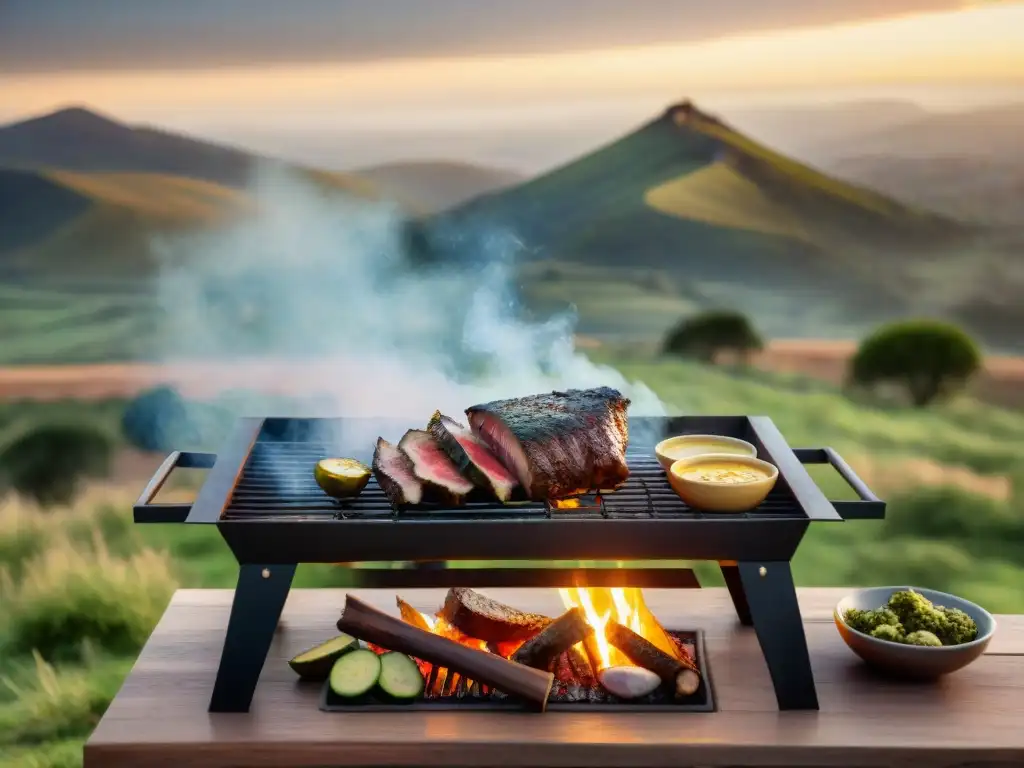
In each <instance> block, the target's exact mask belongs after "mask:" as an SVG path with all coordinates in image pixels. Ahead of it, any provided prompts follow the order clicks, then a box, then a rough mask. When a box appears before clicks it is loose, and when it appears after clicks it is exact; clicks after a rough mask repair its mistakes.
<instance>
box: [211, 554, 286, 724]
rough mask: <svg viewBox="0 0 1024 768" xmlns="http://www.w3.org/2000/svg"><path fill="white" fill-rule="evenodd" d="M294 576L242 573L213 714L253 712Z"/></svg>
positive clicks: (275, 571)
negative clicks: (251, 707)
mask: <svg viewBox="0 0 1024 768" xmlns="http://www.w3.org/2000/svg"><path fill="white" fill-rule="evenodd" d="M294 576H295V566H294V565H267V566H265V565H242V566H241V567H240V569H239V572H238V586H237V587H235V599H234V602H232V604H231V618H230V619H228V629H227V634H226V635H225V637H224V650H223V651H221V656H220V666H219V667H218V668H217V680H216V682H215V683H214V684H213V696H212V697H211V698H210V712H248V711H249V705H250V704H251V703H252V696H253V693H255V692H256V683H257V682H258V681H259V679H260V672H262V671H263V663H264V662H265V661H266V660H267V652H268V651H269V650H270V644H271V642H272V641H273V639H274V631H275V630H276V629H277V621H278V619H280V618H281V609H282V608H284V601H285V600H286V599H287V598H288V591H289V590H290V589H291V586H292V577H294Z"/></svg>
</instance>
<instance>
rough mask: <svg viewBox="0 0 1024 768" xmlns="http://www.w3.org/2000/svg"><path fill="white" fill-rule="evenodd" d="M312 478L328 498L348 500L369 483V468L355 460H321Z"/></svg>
mask: <svg viewBox="0 0 1024 768" xmlns="http://www.w3.org/2000/svg"><path fill="white" fill-rule="evenodd" d="M313 476H314V477H315V478H316V484H317V485H319V486H320V487H321V488H323V490H324V493H326V494H327V495H328V496H333V497H334V498H336V499H350V498H352V497H353V496H358V495H359V494H360V493H362V491H363V488H365V487H366V484H367V483H368V482H370V468H369V467H368V466H366V465H365V464H363V463H362V462H361V461H356V460H355V459H321V460H320V461H318V462H317V463H316V469H315V470H313Z"/></svg>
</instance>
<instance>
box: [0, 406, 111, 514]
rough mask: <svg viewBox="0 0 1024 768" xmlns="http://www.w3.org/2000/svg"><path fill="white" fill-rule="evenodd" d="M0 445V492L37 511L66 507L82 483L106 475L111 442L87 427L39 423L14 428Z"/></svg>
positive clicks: (85, 425)
mask: <svg viewBox="0 0 1024 768" xmlns="http://www.w3.org/2000/svg"><path fill="white" fill-rule="evenodd" d="M11 432H12V434H11V435H10V436H9V437H8V438H7V439H6V440H5V441H4V442H3V445H2V446H0V493H2V491H3V489H4V488H7V489H10V490H13V491H15V492H16V493H18V494H19V495H21V496H24V497H26V498H29V499H32V500H33V501H35V502H36V503H38V504H39V505H40V506H44V507H49V506H53V505H55V504H67V503H69V502H70V501H71V500H72V499H73V498H74V497H75V494H76V493H77V492H78V490H79V488H80V486H81V483H82V480H84V479H85V478H88V477H103V476H106V475H108V474H109V472H110V462H111V459H112V456H113V451H114V440H113V439H112V438H111V436H110V435H108V434H107V433H106V432H105V431H104V430H102V429H100V428H98V427H96V426H93V425H90V424H87V423H82V424H72V423H67V424H41V425H36V426H32V425H29V426H25V427H24V428H21V429H18V428H15V429H12V430H11Z"/></svg>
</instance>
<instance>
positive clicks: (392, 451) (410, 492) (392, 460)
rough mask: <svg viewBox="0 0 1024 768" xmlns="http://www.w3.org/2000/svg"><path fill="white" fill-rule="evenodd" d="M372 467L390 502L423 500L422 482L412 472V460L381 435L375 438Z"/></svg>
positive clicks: (397, 503)
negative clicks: (375, 444) (375, 445)
mask: <svg viewBox="0 0 1024 768" xmlns="http://www.w3.org/2000/svg"><path fill="white" fill-rule="evenodd" d="M372 469H373V476H374V477H375V478H377V485H379V486H380V489H381V490H382V491H384V495H385V496H387V497H388V500H389V501H390V502H391V503H392V504H395V505H399V504H419V503H420V502H421V501H422V500H423V483H421V482H420V481H419V479H418V478H417V477H416V474H415V473H414V472H413V466H412V460H411V459H410V458H409V457H408V456H406V455H405V454H404V453H402V451H400V450H399V449H398V448H397V447H395V446H393V445H392V444H391V443H389V442H388V441H387V440H385V439H384V438H383V437H378V438H377V447H376V448H375V449H374V451H373V466H372Z"/></svg>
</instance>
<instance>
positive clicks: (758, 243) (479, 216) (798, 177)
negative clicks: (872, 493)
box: [427, 103, 970, 316]
mask: <svg viewBox="0 0 1024 768" xmlns="http://www.w3.org/2000/svg"><path fill="white" fill-rule="evenodd" d="M474 225H480V226H487V225H500V226H505V227H509V228H511V229H512V230H513V231H515V233H516V234H517V235H518V236H519V237H520V238H521V239H522V240H523V241H524V242H525V243H526V244H527V246H528V250H530V252H532V253H534V254H535V256H536V257H537V258H544V259H556V260H564V261H571V262H575V263H583V264H593V265H605V266H608V265H626V264H628V265H631V266H634V267H643V268H653V269H660V270H667V271H669V272H671V273H673V274H674V275H676V276H677V277H679V278H680V279H683V280H686V281H689V282H690V283H691V284H694V285H699V286H702V289H703V287H705V286H706V287H710V288H711V289H712V290H711V292H710V293H711V295H712V298H714V294H715V292H716V291H715V287H716V286H717V287H718V291H717V292H718V293H719V294H722V295H723V296H726V297H728V296H729V295H731V294H732V293H733V292H732V291H730V290H729V288H728V286H741V287H748V288H749V287H751V286H754V287H757V288H758V289H759V290H761V291H762V292H764V291H767V290H770V291H773V292H776V293H781V294H785V295H788V296H791V297H803V298H804V299H806V297H807V296H808V295H809V294H812V293H813V294H818V295H823V296H825V295H827V297H828V299H827V300H828V301H830V302H835V301H836V300H846V303H847V310H848V311H850V312H859V313H862V314H871V315H873V316H877V314H878V313H879V312H888V313H898V312H899V311H901V310H902V309H903V308H904V305H905V302H904V295H905V294H906V290H907V286H908V285H909V281H910V280H911V279H912V274H911V273H912V270H913V268H914V265H915V264H916V263H917V262H918V261H919V259H918V257H920V256H922V255H932V254H934V252H935V250H937V249H939V248H945V247H947V246H949V245H950V244H951V243H956V242H958V241H961V240H963V241H965V242H966V240H967V239H968V238H969V236H970V232H969V231H968V230H967V228H966V227H963V226H961V225H960V224H958V223H956V222H954V221H952V220H950V219H947V218H943V217H940V216H937V215H933V214H930V213H926V212H923V211H919V210H916V209H913V208H911V207H909V206H906V205H903V204H901V203H898V202H896V201H894V200H892V199H890V198H887V197H885V196H882V195H880V194H877V193H875V192H872V191H870V190H868V189H864V188H860V187H856V186H853V185H850V184H846V183H843V182H841V181H838V180H836V179H834V178H831V177H829V176H826V175H825V174H823V173H820V172H818V171H816V170H814V169H813V168H810V167H808V166H806V165H802V164H800V163H798V162H795V161H793V160H790V159H789V158H786V157H784V156H782V155H780V154H778V153H776V152H773V151H772V150H770V149H768V148H767V147H764V146H762V145H760V144H758V143H756V142H754V141H752V140H750V139H749V138H747V137H746V136H744V135H742V134H740V133H738V132H737V131H734V130H732V129H731V128H729V127H728V126H727V125H725V124H724V123H722V122H721V121H719V120H717V119H716V118H714V117H711V116H709V115H706V114H704V113H702V112H700V111H699V110H697V109H696V108H694V107H693V106H692V105H691V104H689V103H683V104H679V105H675V106H673V107H670V108H669V109H668V110H666V111H665V112H664V113H663V114H662V115H661V116H660V117H658V118H657V119H655V120H653V121H651V122H649V123H647V124H645V125H643V126H641V127H640V128H639V129H638V130H636V131H634V132H633V133H630V134H629V135H627V136H625V137H623V138H620V139H619V140H617V141H615V142H613V143H611V144H608V145H606V146H604V147H601V148H599V149H597V150H596V151H594V152H592V153H590V154H588V155H586V156H584V157H581V158H579V159H577V160H575V161H573V162H571V163H568V164H566V165H563V166H561V167H559V168H556V169H554V170H552V171H550V172H548V173H546V174H543V175H541V176H539V177H537V178H534V179H532V180H530V181H528V182H526V183H524V184H521V185H519V186H516V187H513V188H511V189H508V190H502V191H499V192H497V193H494V194H489V195H484V196H481V197H479V198H477V199H475V200H472V201H470V202H469V203H467V204H465V205H463V206H460V207H458V208H455V209H454V210H451V211H449V212H447V213H445V214H443V215H441V216H439V217H435V218H434V219H431V220H428V228H427V231H428V232H429V231H435V230H440V229H442V228H445V227H454V228H460V229H463V230H464V229H466V228H468V227H472V226H474ZM705 292H706V291H705ZM823 300H824V299H823Z"/></svg>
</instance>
